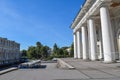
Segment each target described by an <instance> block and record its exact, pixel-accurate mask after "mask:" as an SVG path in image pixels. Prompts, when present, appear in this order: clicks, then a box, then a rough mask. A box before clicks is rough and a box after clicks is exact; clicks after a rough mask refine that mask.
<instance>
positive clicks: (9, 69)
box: [0, 67, 18, 75]
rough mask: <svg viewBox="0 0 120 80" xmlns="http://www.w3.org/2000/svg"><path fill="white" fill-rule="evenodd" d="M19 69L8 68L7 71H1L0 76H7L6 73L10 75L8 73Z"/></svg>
mask: <svg viewBox="0 0 120 80" xmlns="http://www.w3.org/2000/svg"><path fill="white" fill-rule="evenodd" d="M17 69H18V68H16V67H12V68H8V69H5V70H1V71H0V75H2V74H5V73H8V72H10V71H14V70H17Z"/></svg>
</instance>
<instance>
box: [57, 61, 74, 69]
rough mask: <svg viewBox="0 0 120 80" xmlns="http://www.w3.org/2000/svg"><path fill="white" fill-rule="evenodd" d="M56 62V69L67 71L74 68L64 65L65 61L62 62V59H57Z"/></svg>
mask: <svg viewBox="0 0 120 80" xmlns="http://www.w3.org/2000/svg"><path fill="white" fill-rule="evenodd" d="M57 60H58V62H57V63H58V65H57V67H58V68H68V69H75V67H73V66H71V65H69V64H68V63H66V62H65V61H63V60H62V59H57Z"/></svg>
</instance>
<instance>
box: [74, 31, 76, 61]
mask: <svg viewBox="0 0 120 80" xmlns="http://www.w3.org/2000/svg"><path fill="white" fill-rule="evenodd" d="M74 58H75V59H76V58H77V40H76V33H74Z"/></svg>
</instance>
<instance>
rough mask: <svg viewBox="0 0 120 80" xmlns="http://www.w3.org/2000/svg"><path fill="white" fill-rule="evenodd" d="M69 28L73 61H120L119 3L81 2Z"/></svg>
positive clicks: (107, 0)
mask: <svg viewBox="0 0 120 80" xmlns="http://www.w3.org/2000/svg"><path fill="white" fill-rule="evenodd" d="M71 28H72V29H73V35H74V58H81V59H83V60H92V61H94V60H103V62H105V63H111V62H115V61H116V60H119V59H120V0H85V3H84V5H83V7H82V8H81V10H80V11H79V13H78V15H77V16H76V18H75V19H74V21H73V23H72V25H71Z"/></svg>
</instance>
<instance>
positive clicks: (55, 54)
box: [52, 43, 59, 56]
mask: <svg viewBox="0 0 120 80" xmlns="http://www.w3.org/2000/svg"><path fill="white" fill-rule="evenodd" d="M58 52H59V48H58V46H57V44H56V43H55V44H54V46H53V53H52V54H53V56H58Z"/></svg>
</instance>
